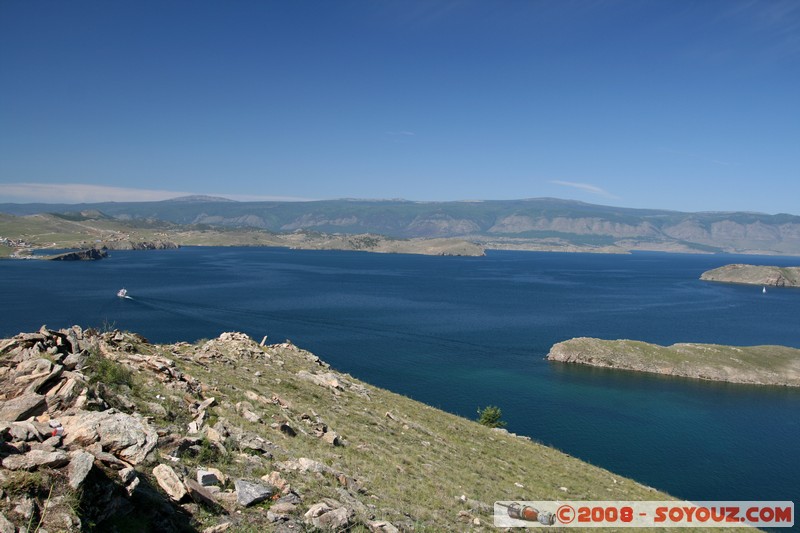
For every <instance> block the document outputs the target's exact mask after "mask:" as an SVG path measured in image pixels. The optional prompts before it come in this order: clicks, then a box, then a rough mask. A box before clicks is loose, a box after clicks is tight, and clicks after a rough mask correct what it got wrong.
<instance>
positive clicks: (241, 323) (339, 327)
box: [134, 296, 529, 356]
mask: <svg viewBox="0 0 800 533" xmlns="http://www.w3.org/2000/svg"><path fill="white" fill-rule="evenodd" d="M134 301H135V302H136V303H137V304H138V305H141V306H144V307H148V308H150V309H153V310H158V311H161V312H164V313H170V314H173V315H177V316H182V317H186V318H190V319H194V320H199V321H203V322H206V323H208V324H214V325H217V326H223V327H226V328H232V329H234V330H242V329H243V328H244V327H245V326H249V327H250V328H251V329H254V330H263V329H264V327H265V323H269V322H273V323H275V322H278V323H282V324H290V325H299V326H304V327H312V328H316V329H327V330H331V331H336V332H340V333H341V332H344V333H352V334H355V335H367V336H370V337H373V338H374V337H380V338H386V339H391V340H394V341H398V340H400V341H406V342H409V343H412V344H415V345H417V346H419V344H420V343H423V344H426V345H428V346H437V347H439V348H448V349H453V348H458V349H459V350H461V351H462V353H465V352H471V353H474V354H480V355H485V354H486V353H487V352H495V351H496V350H497V348H498V347H497V345H490V344H483V343H479V342H470V341H466V340H463V339H454V338H450V337H444V336H440V335H433V334H428V333H423V332H420V331H418V330H414V331H411V330H405V329H398V328H392V327H391V325H380V326H378V325H374V326H373V325H370V324H367V323H364V322H358V323H355V322H349V321H345V320H330V319H326V318H319V317H311V316H307V315H298V314H292V313H289V312H286V311H281V312H269V311H261V310H252V309H235V308H230V307H225V306H217V305H207V304H201V303H197V302H181V301H177V300H169V299H165V298H155V297H140V296H137V298H136V299H135V300H134ZM505 351H506V352H508V349H505ZM512 351H513V350H512ZM515 355H519V356H525V355H529V354H522V353H517V354H515Z"/></svg>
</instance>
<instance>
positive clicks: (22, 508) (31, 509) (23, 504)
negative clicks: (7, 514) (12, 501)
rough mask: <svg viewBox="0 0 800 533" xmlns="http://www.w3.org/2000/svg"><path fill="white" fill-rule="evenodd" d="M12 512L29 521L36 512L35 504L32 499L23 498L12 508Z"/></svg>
mask: <svg viewBox="0 0 800 533" xmlns="http://www.w3.org/2000/svg"><path fill="white" fill-rule="evenodd" d="M13 512H14V513H16V514H18V515H19V516H21V517H22V518H24V519H26V520H30V519H31V518H32V517H33V513H35V512H36V503H35V502H34V501H33V498H30V497H28V496H25V497H23V498H22V500H20V501H19V503H17V505H16V506H15V507H14V511H13Z"/></svg>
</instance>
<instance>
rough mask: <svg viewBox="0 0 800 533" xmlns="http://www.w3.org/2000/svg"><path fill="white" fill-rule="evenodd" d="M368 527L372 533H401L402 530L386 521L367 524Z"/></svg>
mask: <svg viewBox="0 0 800 533" xmlns="http://www.w3.org/2000/svg"><path fill="white" fill-rule="evenodd" d="M367 527H368V528H369V530H370V531H371V532H372V533H400V530H399V529H397V528H396V527H394V525H393V524H392V523H391V522H386V521H385V520H380V521H377V520H376V521H373V522H367Z"/></svg>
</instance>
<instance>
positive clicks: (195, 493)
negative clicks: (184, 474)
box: [183, 478, 219, 508]
mask: <svg viewBox="0 0 800 533" xmlns="http://www.w3.org/2000/svg"><path fill="white" fill-rule="evenodd" d="M183 484H184V485H185V486H186V491H187V492H188V493H189V496H190V497H191V498H192V500H194V501H195V502H197V503H201V504H203V505H205V506H207V507H211V508H216V507H219V504H218V503H217V500H216V499H215V498H214V495H213V494H211V493H210V492H208V491H207V490H206V489H205V488H204V487H203V486H202V485H200V484H199V483H198V482H197V481H195V480H193V479H191V478H186V479H185V480H184V481H183Z"/></svg>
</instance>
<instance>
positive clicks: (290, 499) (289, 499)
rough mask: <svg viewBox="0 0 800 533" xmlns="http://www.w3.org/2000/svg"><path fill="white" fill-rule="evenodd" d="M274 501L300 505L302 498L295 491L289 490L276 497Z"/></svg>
mask: <svg viewBox="0 0 800 533" xmlns="http://www.w3.org/2000/svg"><path fill="white" fill-rule="evenodd" d="M275 503H291V504H292V505H300V504H301V503H303V500H302V498H300V496H299V495H298V494H297V493H296V492H292V491H289V492H287V493H286V494H285V495H283V496H281V497H280V498H278V499H277V500H276V501H275Z"/></svg>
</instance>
